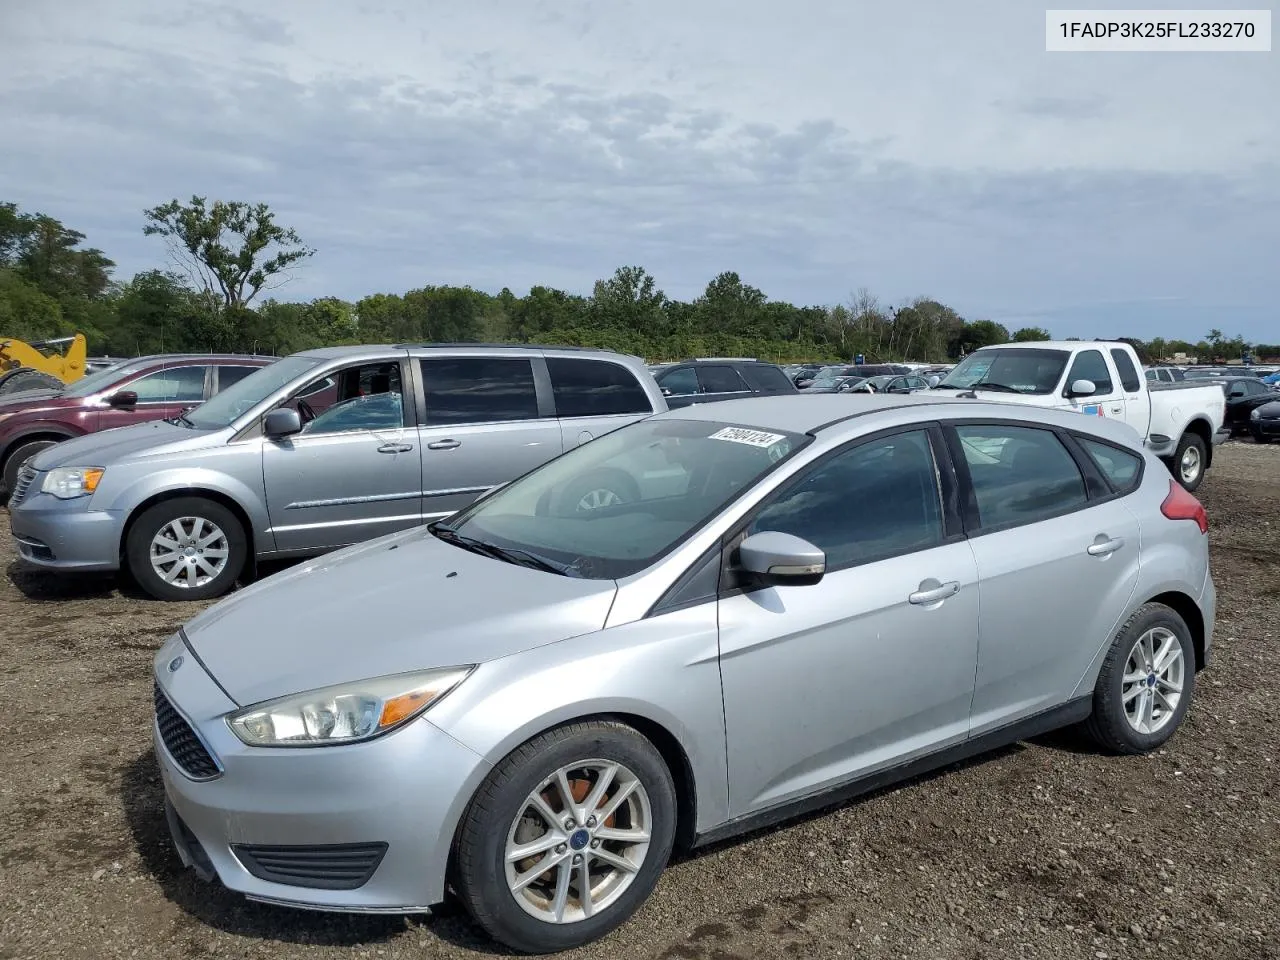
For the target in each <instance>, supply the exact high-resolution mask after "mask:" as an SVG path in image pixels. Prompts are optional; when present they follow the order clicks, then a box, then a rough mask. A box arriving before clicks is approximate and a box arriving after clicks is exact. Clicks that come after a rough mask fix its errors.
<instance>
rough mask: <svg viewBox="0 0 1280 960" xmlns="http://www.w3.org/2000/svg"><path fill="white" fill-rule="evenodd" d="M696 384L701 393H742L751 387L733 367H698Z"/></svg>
mask: <svg viewBox="0 0 1280 960" xmlns="http://www.w3.org/2000/svg"><path fill="white" fill-rule="evenodd" d="M697 369H698V385H699V386H700V387H701V388H702V392H703V393H742V392H745V391H747V390H750V389H751V388H750V387H748V386H747V384H746V381H744V380H743V379H742V377H740V376H738V371H737V370H734V369H733V367H721V366H707V367H698V368H697Z"/></svg>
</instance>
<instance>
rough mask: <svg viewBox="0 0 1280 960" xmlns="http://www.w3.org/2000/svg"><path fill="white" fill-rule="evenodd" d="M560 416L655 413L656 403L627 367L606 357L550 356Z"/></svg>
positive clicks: (548, 365) (553, 387)
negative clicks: (650, 399) (611, 361)
mask: <svg viewBox="0 0 1280 960" xmlns="http://www.w3.org/2000/svg"><path fill="white" fill-rule="evenodd" d="M547 370H548V372H549V373H550V374H551V392H552V395H553V396H554V397H555V401H556V416H559V417H607V416H612V415H615V414H624V413H653V404H652V403H650V402H649V397H648V395H647V394H646V393H645V392H644V389H643V388H642V387H641V386H640V383H639V382H638V381H637V380H636V378H635V376H634V375H633V374H632V373H631V371H630V370H628V369H627V368H626V367H624V366H622V365H621V364H617V363H609V362H608V361H606V360H578V359H575V358H569V357H547Z"/></svg>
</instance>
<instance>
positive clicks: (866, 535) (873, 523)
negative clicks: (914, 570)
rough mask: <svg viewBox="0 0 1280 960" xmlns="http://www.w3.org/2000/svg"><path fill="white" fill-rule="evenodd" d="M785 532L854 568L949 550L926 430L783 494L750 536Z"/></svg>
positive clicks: (834, 461)
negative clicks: (905, 555) (943, 544)
mask: <svg viewBox="0 0 1280 960" xmlns="http://www.w3.org/2000/svg"><path fill="white" fill-rule="evenodd" d="M764 530H778V531H781V532H783V533H790V534H794V535H795V536H798V537H803V538H804V539H805V540H808V541H809V542H810V543H812V544H813V545H814V546H817V547H820V548H821V549H822V550H823V551H825V552H826V554H827V565H828V569H838V568H841V567H849V566H853V565H855V564H859V563H867V562H869V561H872V560H878V559H883V558H885V557H890V556H894V555H897V554H901V553H907V552H910V551H913V550H924V549H926V548H928V547H933V546H936V545H938V544H939V543H941V542H942V538H943V529H942V498H941V495H940V494H939V490H938V471H937V467H936V466H935V464H934V459H933V450H932V448H931V447H930V445H929V435H928V433H927V432H925V431H924V430H914V431H911V432H909V433H899V434H895V435H893V436H889V437H881V438H879V439H877V440H869V441H867V442H866V443H862V444H859V445H858V446H856V447H853V448H852V449H849V450H846V451H844V452H843V453H838V454H835V455H834V456H831V457H829V458H827V459H826V460H824V461H822V462H821V463H819V464H817V465H816V466H815V467H814V468H813V469H812V470H810V471H809V472H808V473H807V474H805V475H803V476H802V477H801V478H800V479H799V481H797V482H795V483H793V484H791V485H790V486H788V487H787V488H786V489H784V490H783V491H781V492H780V493H779V494H778V495H777V497H776V498H775V499H774V500H773V501H772V502H770V503H769V504H768V505H767V506H765V507H764V509H763V510H761V511H760V513H759V514H758V515H757V516H756V519H755V520H754V521H753V522H752V524H751V526H750V528H749V530H748V532H749V533H760V532H761V531H764Z"/></svg>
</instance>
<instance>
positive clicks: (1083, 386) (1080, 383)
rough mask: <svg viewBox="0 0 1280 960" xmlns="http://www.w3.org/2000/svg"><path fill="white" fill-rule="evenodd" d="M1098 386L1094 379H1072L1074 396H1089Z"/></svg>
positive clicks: (1072, 393)
mask: <svg viewBox="0 0 1280 960" xmlns="http://www.w3.org/2000/svg"><path fill="white" fill-rule="evenodd" d="M1097 389H1098V388H1097V387H1096V386H1094V383H1093V381H1092V380H1072V381H1071V395H1072V396H1073V397H1087V396H1089V395H1091V394H1092V393H1093V392H1094V391H1095V390H1097Z"/></svg>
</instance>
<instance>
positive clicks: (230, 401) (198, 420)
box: [186, 357, 320, 430]
mask: <svg viewBox="0 0 1280 960" xmlns="http://www.w3.org/2000/svg"><path fill="white" fill-rule="evenodd" d="M319 362H320V361H319V360H318V359H316V358H315V357H285V359H283V360H277V361H275V362H274V363H269V364H267V365H266V366H265V367H263V368H262V369H261V370H255V371H254V372H253V373H251V374H249V375H248V376H247V377H245V378H244V379H243V380H240V381H238V382H236V383H234V384H232V385H231V386H229V387H227V389H225V390H220V391H219V392H218V393H216V394H214V395H213V396H212V397H210V398H209V399H208V400H206V401H205V402H204V403H203V404H201V405H200V406H198V407H196V408H195V409H194V410H192V411H191V412H190V413H188V414H187V415H186V422H187V423H189V424H190V425H191V426H193V427H195V428H197V429H199V430H218V429H221V428H222V427H228V426H230V425H231V424H233V423H234V422H235V421H236V420H237V419H239V418H240V417H242V416H244V415H245V414H246V413H248V412H249V411H250V410H252V409H253V408H254V407H256V406H257V405H258V404H260V403H261V402H262V401H263V400H265V399H267V397H269V396H271V395H272V394H273V393H275V392H276V391H277V390H279V389H280V388H281V387H283V386H284V385H285V384H287V383H289V382H290V381H292V380H293V379H294V378H295V377H300V376H302V375H303V374H304V373H306V372H307V371H308V370H310V369H311V368H312V367H314V366H315V365H316V364H318V363H319Z"/></svg>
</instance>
